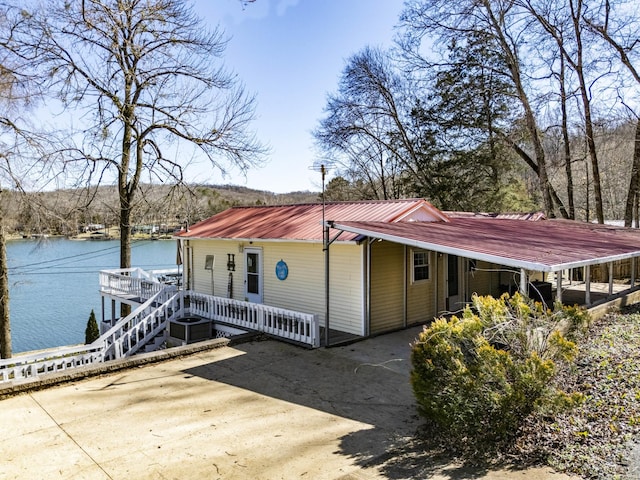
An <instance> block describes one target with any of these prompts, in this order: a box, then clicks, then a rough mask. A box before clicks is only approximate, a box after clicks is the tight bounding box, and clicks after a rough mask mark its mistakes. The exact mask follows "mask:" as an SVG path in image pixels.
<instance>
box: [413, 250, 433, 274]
mask: <svg viewBox="0 0 640 480" xmlns="http://www.w3.org/2000/svg"><path fill="white" fill-rule="evenodd" d="M412 252H413V253H412V255H411V276H412V278H411V281H412V282H422V281H424V280H429V270H430V268H429V259H430V258H431V255H430V252H428V251H427V250H413V251H412Z"/></svg>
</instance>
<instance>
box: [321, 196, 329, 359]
mask: <svg viewBox="0 0 640 480" xmlns="http://www.w3.org/2000/svg"><path fill="white" fill-rule="evenodd" d="M323 200H324V198H323ZM323 216H324V212H323ZM322 221H323V223H324V235H323V237H324V239H323V242H324V308H325V311H324V346H325V348H326V347H328V346H329V222H325V221H324V218H323V219H322Z"/></svg>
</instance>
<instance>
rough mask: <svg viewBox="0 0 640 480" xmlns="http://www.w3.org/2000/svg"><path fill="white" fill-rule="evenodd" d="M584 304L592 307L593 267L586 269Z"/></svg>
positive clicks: (587, 266) (586, 267)
mask: <svg viewBox="0 0 640 480" xmlns="http://www.w3.org/2000/svg"><path fill="white" fill-rule="evenodd" d="M584 303H585V304H587V305H591V265H586V266H585V267H584Z"/></svg>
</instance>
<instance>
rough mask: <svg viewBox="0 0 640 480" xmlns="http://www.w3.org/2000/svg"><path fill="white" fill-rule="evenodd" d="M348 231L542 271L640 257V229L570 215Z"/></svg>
mask: <svg viewBox="0 0 640 480" xmlns="http://www.w3.org/2000/svg"><path fill="white" fill-rule="evenodd" d="M332 227H333V228H335V229H338V230H342V231H345V232H350V233H355V234H359V235H364V236H367V237H372V238H379V239H382V240H388V241H391V242H394V243H401V244H404V245H409V246H413V247H417V248H422V249H426V250H433V251H436V252H442V253H449V254H453V255H459V256H462V257H467V258H471V259H476V260H483V261H488V262H492V263H497V264H500V265H505V266H510V267H515V268H524V269H527V270H534V271H539V272H555V271H559V270H564V269H567V268H576V267H582V266H586V265H596V264H601V263H607V262H611V261H615V260H622V259H625V258H632V257H638V256H640V231H638V230H635V229H628V228H622V227H613V226H609V225H598V224H592V223H585V222H576V221H568V220H540V221H524V220H510V219H496V218H451V219H450V221H449V222H446V223H445V222H429V223H426V222H407V223H404V222H399V223H383V222H340V221H335V222H333V224H332Z"/></svg>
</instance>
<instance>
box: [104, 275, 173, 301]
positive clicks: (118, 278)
mask: <svg viewBox="0 0 640 480" xmlns="http://www.w3.org/2000/svg"><path fill="white" fill-rule="evenodd" d="M176 273H177V270H176V269H170V270H151V271H146V270H143V269H141V268H119V269H114V270H101V271H100V273H99V276H100V277H99V280H100V293H102V294H109V295H116V296H124V297H127V298H140V299H142V300H148V299H149V298H151V297H152V296H154V295H155V294H157V293H158V292H160V291H161V290H162V289H163V288H164V287H165V285H166V283H165V282H163V281H161V279H163V278H166V277H167V276H174V277H175V276H176ZM176 278H177V277H176Z"/></svg>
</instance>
